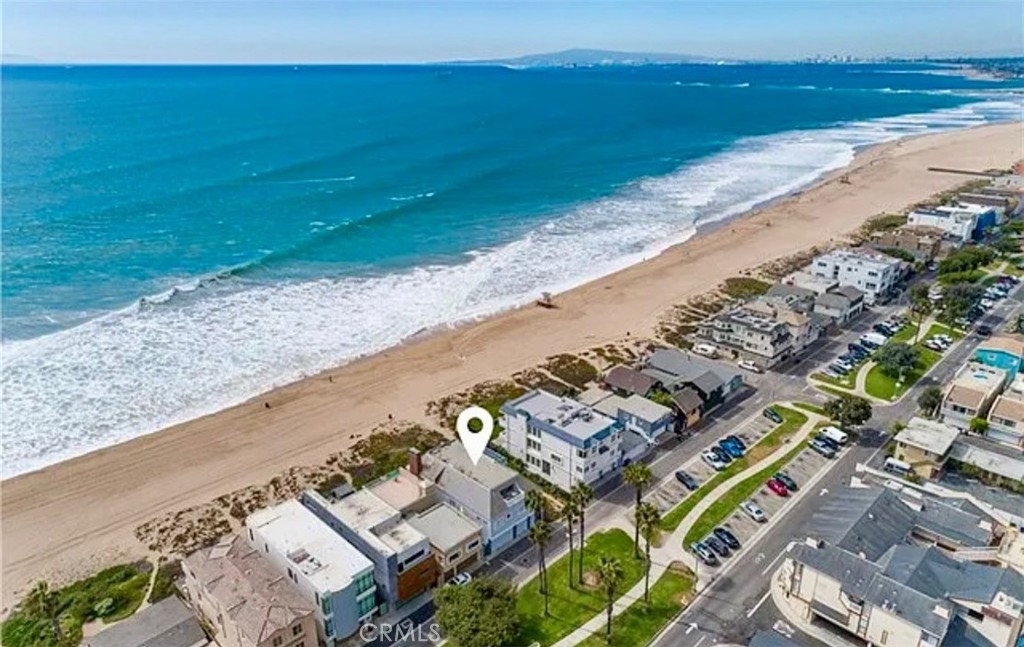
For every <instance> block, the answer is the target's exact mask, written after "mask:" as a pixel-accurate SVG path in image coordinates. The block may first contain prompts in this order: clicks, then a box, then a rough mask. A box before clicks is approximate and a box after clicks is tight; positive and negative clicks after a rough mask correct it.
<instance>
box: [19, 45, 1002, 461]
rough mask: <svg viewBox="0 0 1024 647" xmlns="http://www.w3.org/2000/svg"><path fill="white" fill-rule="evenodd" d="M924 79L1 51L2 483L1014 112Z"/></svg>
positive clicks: (613, 265) (567, 280) (994, 85)
mask: <svg viewBox="0 0 1024 647" xmlns="http://www.w3.org/2000/svg"><path fill="white" fill-rule="evenodd" d="M934 72H935V70H934V69H933V68H929V67H924V66H919V67H907V66H904V67H895V66H879V65H845V66H844V65H828V66H825V65H765V66H759V65H741V66H706V65H680V66H665V67H642V68H637V67H624V68H599V69H530V70H512V69H505V68H497V67H494V68H483V67H479V68H476V67H450V68H445V67H316V66H312V67H308V66H302V67H290V66H286V67H72V68H63V67H4V68H3V88H2V92H3V96H2V99H3V114H2V117H3V123H2V129H3V131H2V136H3V137H2V154H3V178H2V187H3V204H2V206H3V222H2V251H3V254H2V266H0V267H2V271H3V285H2V308H3V318H2V322H3V355H4V371H3V376H2V386H3V395H2V403H3V407H4V410H5V424H4V427H5V428H4V434H3V442H2V449H3V453H4V457H5V460H4V475H5V476H10V475H12V474H16V473H20V472H24V471H27V470H31V469H36V468H38V467H41V466H44V465H47V464H50V463H52V462H55V461H57V460H61V459H63V458H67V457H69V456H73V455H77V454H81V453H83V452H85V451H88V450H90V449H95V448H98V447H103V446H107V445H110V444H113V443H115V442H119V441H122V440H125V439H128V438H131V437H134V436H137V435H139V434H142V433H147V432H150V431H154V430H156V429H159V428H161V427H163V426H166V425H168V424H171V423H173V422H178V421H181V420H185V419H189V418H191V417H195V416H197V415H200V414H202V413H205V412H208V411H211V410H214V409H217V408H221V407H223V406H227V405H229V404H233V403H236V402H239V401H241V400H244V399H245V398H247V397H251V396H252V395H255V394H256V393H259V392H260V391H263V390H266V389H268V388H270V387H272V386H275V385H279V384H282V383H285V382H287V381H290V380H293V379H296V378H298V377H301V376H302V375H306V374H309V373H312V372H315V371H317V370H321V369H323V368H327V367H330V366H334V365H337V364H340V363H343V362H344V361H346V360H349V359H352V358H353V357H356V356H359V355H362V354H365V353H368V352H373V351H376V350H380V349H383V348H386V347H388V346H391V345H393V344H395V343H398V342H399V341H401V340H402V339H404V338H407V337H409V336H410V335H412V334H415V333H416V332H418V331H420V330H422V329H424V328H429V327H433V326H438V325H445V324H450V323H453V322H456V321H460V320H465V319H468V318H472V317H477V316H481V315H485V314H489V313H493V312H495V311H498V310H500V309H503V308H507V307H511V306H514V305H516V304H519V303H523V302H526V301H529V300H531V299H533V298H535V297H536V295H537V294H538V293H539V292H540V291H542V290H560V289H565V288H568V287H571V286H573V285H577V284H579V283H582V282H584V281H586V280H589V279H591V278H594V277H596V276H600V275H602V274H606V273H609V272H612V271H614V270H616V269H619V268H621V267H625V266H627V265H629V264H631V263H634V262H637V261H638V260H639V259H641V258H642V257H644V256H649V255H651V254H653V253H656V252H658V251H660V250H661V249H664V248H665V247H667V246H668V245H670V244H672V243H674V242H678V241H680V240H684V239H685V238H687V237H688V236H690V235H692V234H693V232H694V230H695V227H696V226H698V225H700V224H701V223H707V222H712V221H715V220H719V219H722V218H725V217H728V216H730V215H735V214H737V213H740V212H742V211H744V210H746V209H749V208H750V207H751V206H753V205H755V204H757V203H759V202H762V201H764V200H767V199H770V198H773V197H777V196H779V195H782V194H785V193H786V192H789V191H793V190H795V189H798V188H800V187H801V186H804V185H806V184H807V183H809V182H811V181H813V180H814V179H815V178H816V177H818V176H819V175H820V174H822V173H824V172H826V171H828V170H831V169H835V168H838V167H840V166H842V165H844V164H846V163H847V162H849V160H850V159H852V155H853V152H854V150H855V148H856V147H858V146H863V145H867V144H872V143H876V142H880V141H885V140H887V139H892V138H895V137H899V136H903V135H907V134H916V133H921V132H926V131H931V130H937V129H944V128H958V127H965V126H970V125H976V124H979V123H985V122H987V121H996V120H1005V119H1020V118H1021V94H1020V92H1021V84H1019V83H1018V84H1008V83H1005V82H988V81H976V80H968V79H964V78H960V77H955V76H948V75H940V74H935V73H934Z"/></svg>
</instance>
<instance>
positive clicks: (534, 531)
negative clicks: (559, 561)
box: [530, 519, 551, 616]
mask: <svg viewBox="0 0 1024 647" xmlns="http://www.w3.org/2000/svg"><path fill="white" fill-rule="evenodd" d="M549 539H551V526H550V525H549V524H548V522H547V521H544V520H543V519H541V520H540V521H538V522H537V523H535V524H533V526H532V527H530V541H532V542H533V545H534V546H536V547H537V553H538V557H539V559H538V560H537V577H538V578H540V592H541V593H543V594H544V615H545V616H547V615H548V595H549V591H548V565H547V563H546V562H545V560H544V547H545V546H546V545H547V543H548V540H549Z"/></svg>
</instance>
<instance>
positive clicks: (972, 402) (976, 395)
mask: <svg viewBox="0 0 1024 647" xmlns="http://www.w3.org/2000/svg"><path fill="white" fill-rule="evenodd" d="M983 402H985V392H984V391H979V390H977V389H973V388H971V387H969V386H963V385H962V384H954V385H953V386H952V387H951V388H950V389H949V393H948V394H947V395H946V403H947V404H957V405H960V406H961V407H966V408H968V409H978V408H979V407H981V405H982V403H983Z"/></svg>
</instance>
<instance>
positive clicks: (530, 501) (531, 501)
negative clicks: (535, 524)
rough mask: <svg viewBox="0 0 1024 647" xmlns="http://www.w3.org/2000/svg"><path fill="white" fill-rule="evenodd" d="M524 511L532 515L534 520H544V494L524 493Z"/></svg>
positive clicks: (537, 491)
mask: <svg viewBox="0 0 1024 647" xmlns="http://www.w3.org/2000/svg"><path fill="white" fill-rule="evenodd" d="M526 509H527V510H529V511H530V512H532V513H533V516H534V518H535V519H538V520H543V519H544V493H543V492H541V491H540V490H536V489H535V490H530V491H529V492H527V493H526Z"/></svg>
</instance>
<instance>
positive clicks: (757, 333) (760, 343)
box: [697, 305, 795, 368]
mask: <svg viewBox="0 0 1024 647" xmlns="http://www.w3.org/2000/svg"><path fill="white" fill-rule="evenodd" d="M697 336H698V337H699V338H701V339H706V340H708V341H711V342H714V343H715V344H716V345H717V346H720V347H722V348H727V349H729V350H731V351H732V352H733V353H734V354H735V355H737V356H738V357H740V358H742V359H747V360H751V361H753V362H755V363H757V364H759V365H760V366H762V367H764V368H771V367H772V366H775V365H776V364H779V363H781V362H784V361H785V360H787V359H789V358H790V357H791V356H792V355H793V353H794V344H795V340H794V339H793V333H792V332H791V331H790V328H789V326H787V325H786V324H785V323H784V322H782V321H779V320H778V319H776V317H775V316H774V315H773V314H770V313H766V312H764V311H763V310H761V309H755V308H750V307H747V306H746V305H744V306H740V307H738V308H735V309H733V310H729V311H728V312H724V313H720V314H717V315H715V316H714V317H711V318H710V319H707V320H705V321H702V322H701V323H700V324H698V326H697Z"/></svg>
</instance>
